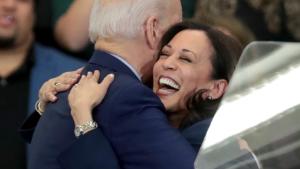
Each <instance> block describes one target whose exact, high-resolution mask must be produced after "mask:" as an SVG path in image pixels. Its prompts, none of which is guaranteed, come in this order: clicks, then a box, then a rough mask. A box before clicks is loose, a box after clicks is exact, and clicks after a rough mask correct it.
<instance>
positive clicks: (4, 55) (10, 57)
mask: <svg viewBox="0 0 300 169" xmlns="http://www.w3.org/2000/svg"><path fill="white" fill-rule="evenodd" d="M31 44H32V41H28V42H27V43H24V45H19V46H16V47H12V48H9V49H5V50H4V49H3V50H2V49H0V77H4V78H6V77H8V76H9V75H11V74H12V73H13V72H15V71H16V70H18V68H19V67H20V66H22V64H23V62H24V60H25V58H26V56H27V52H28V50H29V48H30V46H31Z"/></svg>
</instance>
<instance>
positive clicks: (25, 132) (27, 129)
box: [19, 111, 41, 143]
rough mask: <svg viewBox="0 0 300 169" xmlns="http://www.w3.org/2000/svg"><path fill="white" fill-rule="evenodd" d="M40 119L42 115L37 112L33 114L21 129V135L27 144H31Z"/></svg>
mask: <svg viewBox="0 0 300 169" xmlns="http://www.w3.org/2000/svg"><path fill="white" fill-rule="evenodd" d="M40 117H41V115H40V114H39V113H38V112H36V111H35V112H33V113H31V115H30V116H29V117H28V118H27V119H26V120H25V121H24V123H23V124H22V126H21V128H20V129H19V133H20V135H21V136H22V138H23V139H24V140H25V141H26V142H27V143H31V139H32V135H33V133H34V130H35V127H36V125H37V123H38V122H39V119H40Z"/></svg>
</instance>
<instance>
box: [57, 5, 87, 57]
mask: <svg viewBox="0 0 300 169" xmlns="http://www.w3.org/2000/svg"><path fill="white" fill-rule="evenodd" d="M92 5H93V0H74V1H73V2H72V4H71V5H70V7H69V8H68V10H67V11H66V12H65V13H64V14H63V15H62V16H60V17H59V19H58V20H57V22H56V24H55V27H54V29H55V30H54V32H55V38H56V40H57V42H58V43H59V44H60V45H61V46H62V47H64V48H67V49H68V50H71V51H73V52H78V51H80V50H82V49H83V48H85V47H86V46H87V45H88V44H89V43H90V40H89V35H88V25H89V16H90V11H91V8H92ZM70 27H71V28H72V29H70Z"/></svg>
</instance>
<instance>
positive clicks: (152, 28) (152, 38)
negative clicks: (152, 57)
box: [144, 16, 160, 50]
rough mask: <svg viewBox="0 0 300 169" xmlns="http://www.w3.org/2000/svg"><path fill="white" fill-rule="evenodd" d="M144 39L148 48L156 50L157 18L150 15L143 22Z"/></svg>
mask: <svg viewBox="0 0 300 169" xmlns="http://www.w3.org/2000/svg"><path fill="white" fill-rule="evenodd" d="M144 32H145V40H146V43H147V45H148V46H149V48H150V49H153V50H156V49H157V47H158V46H157V45H158V42H159V39H160V37H159V24H158V18H156V17H155V16H150V17H149V18H148V19H147V20H146V22H145V24H144Z"/></svg>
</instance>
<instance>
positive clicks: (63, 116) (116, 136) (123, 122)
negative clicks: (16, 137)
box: [29, 51, 196, 169]
mask: <svg viewBox="0 0 300 169" xmlns="http://www.w3.org/2000/svg"><path fill="white" fill-rule="evenodd" d="M96 69H97V70H100V71H101V75H102V76H101V77H102V78H103V77H104V75H106V74H108V73H114V74H115V80H114V82H113V83H112V85H111V86H110V89H109V91H108V93H107V95H106V97H105V99H104V100H103V102H102V103H101V104H100V105H99V106H97V107H96V108H95V109H94V110H93V118H94V119H95V121H97V122H98V124H99V126H100V128H99V129H97V130H93V131H91V132H89V133H88V134H86V135H84V136H82V137H81V138H79V139H76V138H75V136H74V134H73V130H74V123H73V120H72V118H71V116H70V108H69V106H68V102H67V96H68V92H65V93H61V94H59V95H58V97H59V99H58V101H57V102H56V103H54V104H49V105H48V106H47V109H46V112H44V114H43V116H42V117H41V119H40V120H39V122H38V124H37V126H36V129H35V132H34V134H33V137H32V140H31V151H30V152H31V153H30V155H29V167H30V169H40V168H43V169H48V168H49V169H54V168H57V169H59V168H66V169H71V168H98V169H101V168H105V169H117V168H118V167H119V166H120V167H121V168H124V169H193V168H194V167H193V163H194V160H195V157H196V151H195V150H193V148H192V146H191V145H190V144H189V143H188V142H187V141H186V140H185V139H184V137H183V136H182V135H181V134H180V133H179V131H178V130H176V129H174V128H172V127H171V126H170V124H169V122H168V120H167V118H166V116H165V114H164V111H165V110H164V107H163V105H162V103H161V102H160V100H159V98H158V97H157V96H156V95H155V94H154V93H153V92H152V90H151V89H149V88H147V87H146V86H144V85H143V84H142V83H141V82H140V81H139V80H138V78H137V77H136V76H135V75H134V73H133V72H132V71H131V70H130V69H129V68H128V67H127V66H126V65H125V64H124V63H122V62H121V61H120V60H118V59H116V58H115V57H113V56H111V55H110V54H108V53H105V52H101V51H96V52H95V53H94V55H93V56H92V58H91V59H90V61H89V64H88V65H87V67H86V68H85V71H84V73H86V72H87V71H94V70H96ZM105 137H107V138H108V140H109V141H107V140H106V139H105ZM114 153H115V154H116V155H117V157H116V156H114ZM116 159H117V160H116ZM116 161H118V163H117V162H116Z"/></svg>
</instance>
